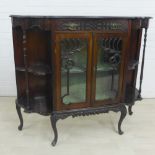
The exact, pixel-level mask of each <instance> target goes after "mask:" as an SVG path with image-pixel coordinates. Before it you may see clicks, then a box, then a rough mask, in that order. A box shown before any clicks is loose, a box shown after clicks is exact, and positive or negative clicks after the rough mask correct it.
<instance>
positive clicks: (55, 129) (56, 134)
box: [51, 115, 58, 146]
mask: <svg viewBox="0 0 155 155" xmlns="http://www.w3.org/2000/svg"><path fill="white" fill-rule="evenodd" d="M56 123H57V118H56V115H51V125H52V128H53V131H54V139H53V141H52V146H55V145H56V143H57V140H58V131H57V127H56Z"/></svg>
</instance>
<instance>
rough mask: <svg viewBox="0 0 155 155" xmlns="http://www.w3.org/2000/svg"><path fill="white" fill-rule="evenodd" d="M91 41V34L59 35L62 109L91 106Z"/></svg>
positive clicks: (60, 99)
mask: <svg viewBox="0 0 155 155" xmlns="http://www.w3.org/2000/svg"><path fill="white" fill-rule="evenodd" d="M91 40H92V37H91V34H90V33H74V34H73V33H60V34H57V45H56V49H57V50H58V53H57V59H58V60H59V63H57V65H58V66H59V68H58V70H59V73H58V81H60V82H58V85H59V88H58V93H57V94H58V100H59V104H60V107H62V109H65V108H67V109H68V108H71V109H73V108H81V107H87V106H88V105H89V104H90V77H91V53H92V52H91V46H92V43H91ZM59 83H60V84H59Z"/></svg>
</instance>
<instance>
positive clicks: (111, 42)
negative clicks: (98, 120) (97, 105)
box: [94, 34, 124, 101]
mask: <svg viewBox="0 0 155 155" xmlns="http://www.w3.org/2000/svg"><path fill="white" fill-rule="evenodd" d="M123 43H124V42H123V37H121V36H119V35H116V34H113V35H112V34H111V35H108V34H105V35H104V34H102V35H99V36H98V37H96V39H95V49H96V58H95V59H96V60H95V61H96V62H95V64H96V70H95V74H96V75H95V86H94V88H95V89H94V90H95V92H94V93H95V101H103V100H116V99H117V98H118V96H119V93H120V77H121V76H120V74H121V68H122V57H123V53H122V51H123Z"/></svg>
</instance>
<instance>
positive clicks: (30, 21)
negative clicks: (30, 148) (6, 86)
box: [11, 15, 150, 146]
mask: <svg viewBox="0 0 155 155" xmlns="http://www.w3.org/2000/svg"><path fill="white" fill-rule="evenodd" d="M11 18H12V30H13V44H14V60H15V72H16V84H17V100H16V109H17V113H18V115H19V118H20V125H19V127H18V129H19V130H22V127H23V117H22V113H21V108H23V109H24V111H25V112H26V113H32V112H35V113H39V114H41V115H44V116H49V115H50V116H51V124H52V128H53V131H54V140H53V142H52V145H53V146H54V145H56V142H57V139H58V132H57V128H56V123H57V121H58V120H59V119H65V118H67V117H68V116H72V117H77V116H87V115H92V114H100V113H107V112H109V111H114V112H121V115H120V119H119V121H118V133H119V134H123V132H122V130H121V124H122V121H123V119H124V118H125V116H126V113H127V110H126V105H127V106H128V110H129V114H130V115H131V114H132V110H131V108H132V106H133V105H134V102H135V101H136V100H140V99H141V86H142V79H143V68H144V57H145V47H146V37H147V29H148V24H149V19H150V17H102V16H100V17H95V16H92V17H80V16H68V17H67V16H18V15H12V16H11ZM143 30H144V47H143V50H142V63H141V66H140V84H139V86H140V87H139V88H138V89H136V78H137V70H138V64H139V55H140V47H141V38H142V32H143Z"/></svg>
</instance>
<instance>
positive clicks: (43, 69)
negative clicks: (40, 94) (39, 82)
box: [16, 64, 51, 76]
mask: <svg viewBox="0 0 155 155" xmlns="http://www.w3.org/2000/svg"><path fill="white" fill-rule="evenodd" d="M16 71H21V72H25V71H26V68H25V67H16ZM27 71H28V72H29V73H32V74H34V75H40V76H45V75H47V74H51V69H50V67H49V66H48V65H45V64H34V65H31V66H30V67H28V69H27Z"/></svg>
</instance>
